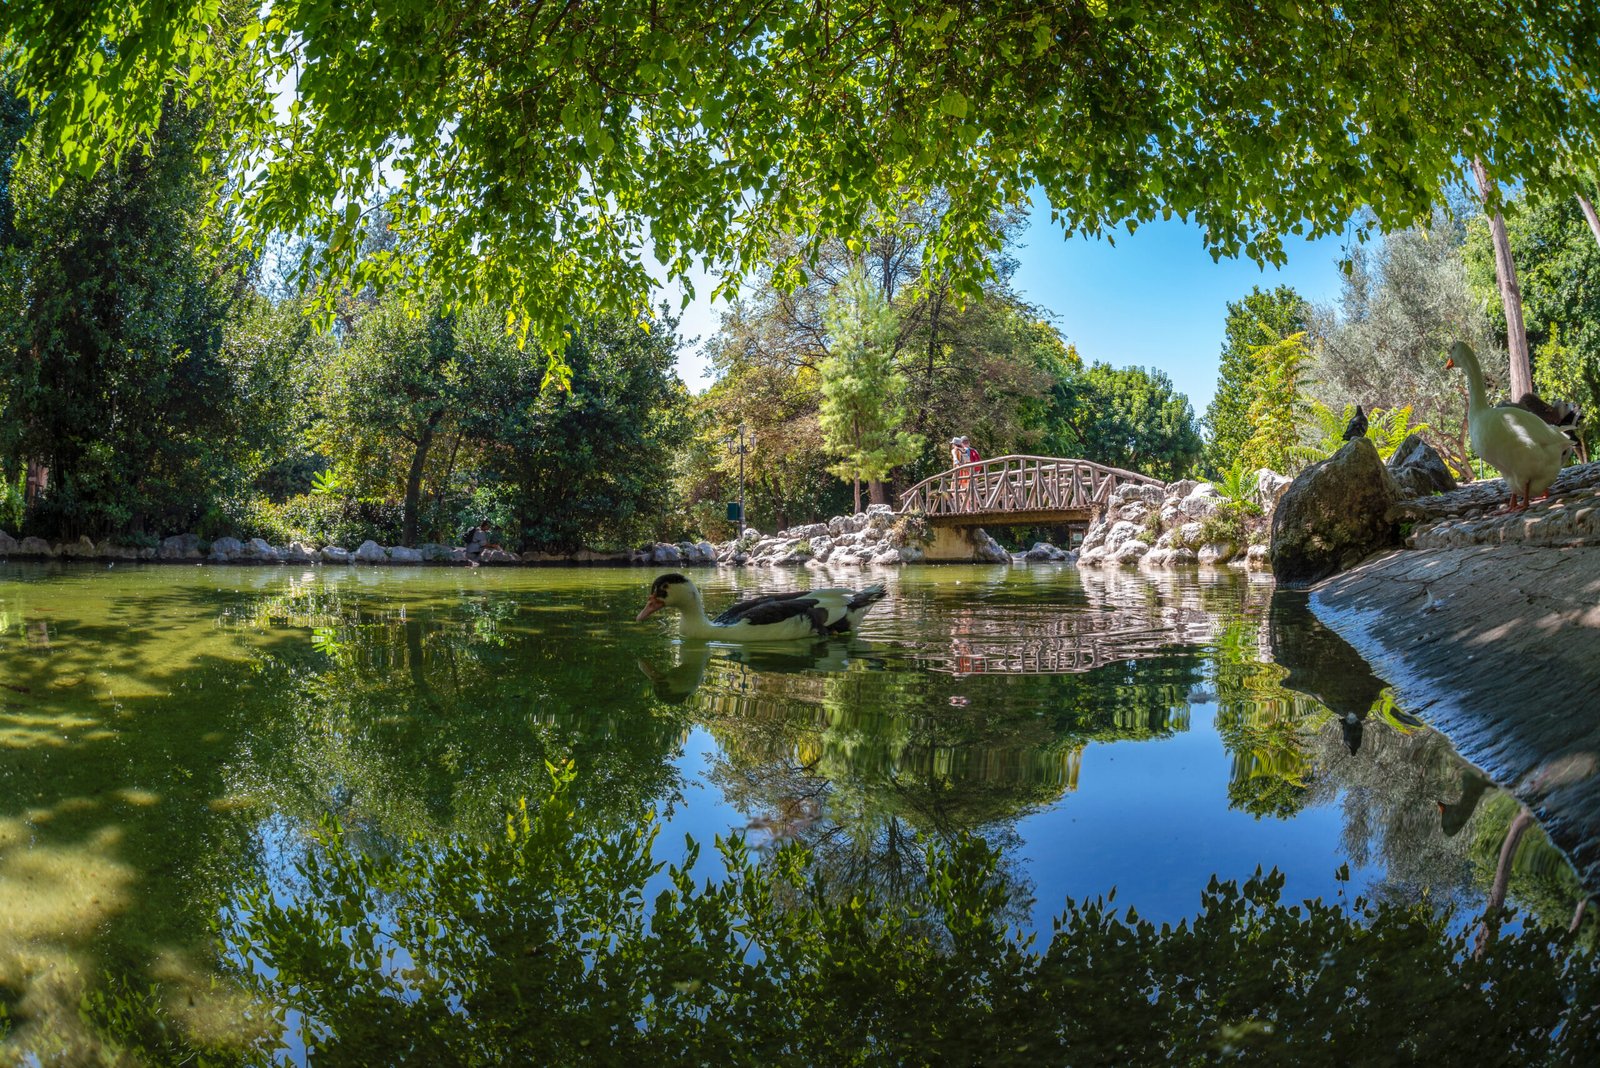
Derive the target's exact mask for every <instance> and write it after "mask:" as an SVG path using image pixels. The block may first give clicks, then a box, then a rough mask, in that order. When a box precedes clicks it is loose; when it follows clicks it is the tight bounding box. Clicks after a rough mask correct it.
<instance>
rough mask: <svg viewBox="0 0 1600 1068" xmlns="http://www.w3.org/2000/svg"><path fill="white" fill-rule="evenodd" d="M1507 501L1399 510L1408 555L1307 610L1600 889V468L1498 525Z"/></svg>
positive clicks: (1375, 567)
mask: <svg viewBox="0 0 1600 1068" xmlns="http://www.w3.org/2000/svg"><path fill="white" fill-rule="evenodd" d="M1506 492H1507V491H1506V488H1505V484H1504V482H1502V481H1500V480H1494V481H1484V482H1475V483H1472V484H1471V485H1468V486H1465V487H1462V488H1461V489H1458V490H1454V491H1451V492H1446V493H1440V494H1436V495H1432V496H1428V497H1421V498H1414V499H1410V500H1406V501H1404V502H1402V504H1401V505H1400V506H1399V508H1398V509H1397V510H1396V515H1397V518H1398V521H1399V522H1400V524H1401V525H1402V529H1403V530H1404V534H1403V538H1404V540H1403V547H1401V548H1397V549H1389V550H1387V551H1384V552H1381V553H1379V554H1378V555H1375V556H1371V557H1369V558H1367V559H1366V560H1364V561H1363V562H1361V563H1360V564H1358V565H1357V566H1355V567H1354V568H1352V569H1350V570H1347V571H1343V572H1341V573H1339V574H1337V575H1334V576H1333V577H1331V578H1328V579H1326V580H1324V581H1322V582H1321V583H1319V584H1318V585H1316V586H1314V587H1312V589H1311V593H1310V601H1311V608H1312V611H1313V612H1314V613H1315V614H1316V615H1317V617H1318V618H1319V619H1320V620H1321V621H1322V622H1323V623H1324V624H1325V625H1327V626H1328V627H1330V628H1331V629H1333V630H1334V631H1335V632H1337V633H1338V634H1339V635H1340V636H1341V637H1343V638H1344V639H1345V640H1346V641H1347V642H1349V643H1350V644H1351V645H1352V646H1353V647H1355V649H1356V650H1357V651H1358V652H1359V653H1360V654H1361V655H1362V656H1363V657H1364V658H1365V659H1366V660H1367V661H1368V663H1370V664H1371V665H1372V667H1373V670H1374V671H1375V672H1376V673H1377V674H1378V675H1379V676H1380V677H1381V678H1383V679H1384V681H1385V682H1387V683H1389V684H1390V685H1391V686H1392V687H1393V689H1394V692H1395V696H1396V699H1397V700H1398V701H1399V702H1400V703H1401V704H1402V705H1403V706H1404V707H1405V708H1406V709H1407V710H1408V711H1411V712H1415V713H1417V714H1418V715H1421V716H1423V717H1424V718H1425V719H1426V720H1427V721H1428V722H1429V724H1430V725H1432V726H1433V727H1435V728H1437V729H1439V730H1441V731H1443V732H1444V733H1446V734H1447V735H1449V737H1450V740H1451V741H1452V742H1453V743H1454V744H1455V746H1456V748H1457V750H1458V751H1459V752H1460V753H1461V754H1462V755H1463V756H1464V757H1466V758H1467V759H1468V760H1470V761H1472V762H1473V763H1475V764H1477V765H1478V766H1479V767H1481V768H1483V769H1484V771H1486V772H1487V773H1488V774H1489V775H1490V777H1491V778H1493V779H1494V780H1495V781H1496V782H1498V783H1501V784H1503V785H1505V786H1507V787H1508V788H1510V789H1511V790H1512V791H1513V792H1514V793H1515V794H1516V795H1517V796H1518V797H1519V798H1520V799H1521V800H1522V801H1523V802H1524V803H1525V804H1527V805H1528V807H1529V808H1530V809H1531V810H1532V811H1533V813H1534V814H1535V815H1536V816H1537V817H1538V818H1539V820H1540V822H1541V823H1542V824H1543V825H1544V826H1545V828H1546V829H1547V830H1548V832H1549V834H1550V837H1551V839H1552V841H1554V842H1555V843H1556V844H1557V845H1558V846H1560V847H1561V848H1562V849H1563V850H1564V851H1565V852H1566V853H1567V854H1568V855H1569V856H1570V857H1571V858H1572V861H1573V863H1574V865H1575V866H1576V868H1577V869H1578V872H1579V874H1580V875H1581V876H1582V878H1583V880H1584V881H1585V883H1586V884H1587V885H1589V886H1590V887H1600V657H1597V655H1596V654H1597V653H1600V464H1588V465H1583V466H1576V467H1569V468H1567V469H1566V470H1564V471H1563V472H1562V475H1561V477H1560V478H1559V479H1558V480H1557V481H1556V484H1555V486H1553V487H1552V490H1551V498H1550V499H1549V500H1548V501H1541V502H1537V503H1535V504H1534V505H1533V506H1532V507H1531V508H1529V509H1528V510H1527V511H1526V512H1522V513H1514V514H1511V515H1500V514H1496V513H1495V511H1494V508H1495V507H1496V506H1497V505H1498V504H1500V503H1502V502H1504V500H1505V499H1506ZM1442 800H1449V799H1442Z"/></svg>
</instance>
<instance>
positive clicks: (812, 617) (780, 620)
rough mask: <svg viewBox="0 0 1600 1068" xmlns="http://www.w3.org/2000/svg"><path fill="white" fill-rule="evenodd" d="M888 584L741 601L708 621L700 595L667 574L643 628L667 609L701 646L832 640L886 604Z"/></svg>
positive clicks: (654, 588)
mask: <svg viewBox="0 0 1600 1068" xmlns="http://www.w3.org/2000/svg"><path fill="white" fill-rule="evenodd" d="M883 598H884V591H883V585H882V584H881V583H879V584H878V585H875V586H868V587H867V588H866V589H864V590H846V589H832V590H799V591H796V592H794V593H774V594H768V595H767V596H765V597H753V598H751V599H750V600H748V601H740V602H739V603H738V604H736V605H734V606H733V607H731V608H729V609H728V610H727V611H725V612H723V613H722V614H721V615H719V616H717V618H715V619H707V618H706V610H705V606H704V605H703V604H701V601H700V591H699V590H698V589H696V588H695V584H694V583H693V582H691V581H689V579H688V578H686V577H684V576H683V575H677V574H672V575H662V576H661V577H660V578H658V579H656V580H655V582H653V583H651V584H650V599H649V600H648V601H646V602H645V606H644V610H643V611H641V612H640V613H639V616H638V619H637V622H640V623H643V622H644V621H645V620H647V619H649V618H650V617H651V616H653V615H655V614H656V613H657V612H659V611H661V609H663V608H672V609H676V610H677V611H678V612H679V613H680V614H681V615H682V616H683V636H684V637H685V638H694V639H698V640H701V641H726V642H784V641H794V640H795V639H797V638H817V637H824V638H826V637H828V636H829V635H833V634H844V633H846V632H848V631H853V630H855V629H856V625H857V624H859V623H860V622H861V618H862V617H863V616H865V615H866V614H867V612H868V611H869V610H870V609H871V608H872V606H873V605H875V604H877V603H878V602H879V601H881V600H883Z"/></svg>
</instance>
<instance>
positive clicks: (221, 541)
mask: <svg viewBox="0 0 1600 1068" xmlns="http://www.w3.org/2000/svg"><path fill="white" fill-rule="evenodd" d="M932 540H933V538H932V532H931V531H930V529H929V527H928V525H927V522H926V521H925V520H924V519H922V518H921V517H920V516H914V515H910V516H908V515H898V514H896V513H895V512H894V510H893V509H891V508H890V507H889V506H888V505H871V506H870V507H868V509H867V510H866V511H865V512H858V513H856V514H855V515H848V516H835V517H834V518H832V519H830V520H829V521H828V522H826V523H813V524H809V525H805V526H799V527H794V528H792V529H788V530H781V531H779V532H777V533H776V534H770V535H766V534H762V533H760V532H759V531H755V530H750V531H747V532H746V533H745V536H744V537H743V538H742V539H734V540H731V541H726V542H723V543H722V544H720V545H714V544H712V543H711V542H708V541H698V542H690V541H681V542H653V543H651V544H648V545H643V546H640V547H639V548H636V549H631V550H625V551H620V552H607V551H603V550H594V549H579V550H576V551H573V552H544V551H537V550H535V551H530V552H523V553H515V552H510V551H508V550H505V549H500V548H490V549H485V550H483V551H482V552H479V553H475V554H473V553H468V552H467V550H466V549H464V548H461V547H460V546H453V545H441V544H436V543H428V544H424V545H420V546H417V547H416V548H408V547H406V546H401V545H392V546H385V545H380V544H378V543H377V542H375V541H364V542H362V543H361V544H360V545H358V546H357V547H355V548H354V549H349V548H345V547H344V546H340V545H322V546H319V545H316V544H312V543H308V542H301V541H295V542H290V543H289V544H287V545H272V544H270V543H268V542H267V541H266V540H265V539H262V538H249V539H239V538H231V537H226V538H216V539H215V540H206V539H204V538H201V537H200V536H199V535H197V534H177V535H173V536H172V537H169V538H165V539H163V540H162V541H160V542H159V543H157V544H154V545H146V546H128V545H120V544H117V543H115V542H113V541H112V540H111V539H101V540H100V541H98V542H96V541H92V540H90V539H89V538H79V539H78V540H77V541H71V542H55V543H52V542H48V541H45V540H44V539H43V538H36V537H28V538H22V539H20V540H18V539H17V538H14V537H12V536H11V535H10V534H8V533H6V532H5V531H3V530H0V559H5V558H15V559H25V560H66V561H74V560H76V561H109V562H114V561H130V562H145V563H209V564H302V565H306V564H312V565H315V564H334V565H350V564H358V565H359V564H390V565H394V564H400V565H444V566H450V565H454V566H471V565H488V566H498V567H505V566H514V565H534V566H537V565H545V566H556V565H609V566H624V567H625V566H635V567H712V566H719V565H720V566H724V567H741V566H746V565H748V566H755V567H759V566H783V567H801V566H812V567H821V566H823V565H827V566H830V567H831V566H845V567H852V566H853V567H866V566H878V567H897V566H899V565H902V564H916V563H922V562H924V561H925V560H926V559H927V558H928V554H927V552H926V551H925V550H926V547H927V546H929V545H930V543H931V542H932ZM965 546H966V553H967V555H965V556H964V557H963V558H964V559H969V560H970V561H971V562H974V563H1002V564H1009V563H1022V562H1027V563H1041V562H1042V563H1064V562H1071V561H1072V560H1074V559H1075V558H1076V554H1075V553H1069V552H1067V551H1065V550H1063V549H1058V548H1057V547H1055V546H1054V545H1051V544H1049V543H1047V542H1038V543H1035V544H1034V545H1033V547H1032V548H1030V549H1029V550H1027V551H1026V552H1019V553H1011V552H1009V551H1007V550H1006V549H1005V548H1003V547H1002V546H1001V545H1000V544H999V543H998V542H996V541H995V540H994V539H993V538H991V537H990V536H989V535H988V534H986V533H985V532H984V531H982V530H973V531H970V532H967V533H966V535H965Z"/></svg>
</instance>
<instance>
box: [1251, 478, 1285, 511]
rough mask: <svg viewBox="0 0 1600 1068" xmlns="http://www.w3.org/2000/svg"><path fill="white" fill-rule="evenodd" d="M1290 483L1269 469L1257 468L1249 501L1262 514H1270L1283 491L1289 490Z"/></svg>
mask: <svg viewBox="0 0 1600 1068" xmlns="http://www.w3.org/2000/svg"><path fill="white" fill-rule="evenodd" d="M1290 481H1291V480H1290V479H1288V478H1286V477H1284V476H1283V475H1280V474H1278V472H1276V471H1274V470H1273V469H1272V468H1270V467H1262V468H1259V469H1257V471H1256V485H1255V489H1253V490H1251V491H1250V500H1251V501H1253V502H1254V503H1255V506H1256V507H1257V508H1259V509H1261V511H1262V512H1263V513H1267V512H1271V511H1272V510H1273V509H1274V508H1276V507H1277V505H1278V498H1279V497H1282V496H1283V491H1284V490H1286V489H1288V488H1289V483H1290Z"/></svg>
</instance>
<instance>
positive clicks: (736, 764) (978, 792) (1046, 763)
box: [656, 649, 1201, 915]
mask: <svg viewBox="0 0 1600 1068" xmlns="http://www.w3.org/2000/svg"><path fill="white" fill-rule="evenodd" d="M861 653H862V654H864V655H858V656H857V657H856V658H854V659H852V660H851V661H850V662H849V663H847V664H843V665H833V666H842V668H843V670H838V671H832V672H829V671H826V670H822V671H789V672H781V671H772V670H764V671H763V670H756V669H755V668H754V667H752V666H751V665H749V664H746V663H741V662H739V661H737V660H733V659H727V658H723V657H709V658H707V660H706V662H705V663H704V665H703V666H702V667H700V668H699V669H698V670H694V671H693V672H692V675H693V677H694V678H695V679H696V680H697V682H698V683H699V685H698V687H697V688H696V689H695V690H693V691H692V696H689V697H688V699H689V701H690V703H691V704H692V706H693V708H694V710H695V713H696V715H697V718H699V719H700V721H701V722H702V723H704V724H705V726H706V727H707V729H708V730H709V731H710V732H711V733H712V735H713V736H714V737H715V738H716V740H717V742H718V750H719V751H718V754H717V755H716V756H715V757H714V758H713V763H712V767H711V771H710V777H711V780H712V781H713V782H714V783H715V784H716V785H717V786H718V787H719V788H720V789H721V790H722V792H723V793H724V795H725V796H726V797H727V798H728V799H729V800H730V801H731V802H732V803H733V804H734V805H735V806H736V807H737V808H739V809H740V810H741V811H742V812H744V813H745V814H746V815H747V816H748V817H750V819H751V826H752V828H753V829H755V830H759V831H763V832H767V833H770V834H771V835H773V836H774V837H780V838H793V839H796V840H798V841H800V842H802V843H804V844H805V845H806V846H807V847H809V848H810V849H811V850H813V851H814V852H815V853H816V855H817V858H818V864H817V869H816V870H817V871H818V872H819V873H820V874H822V875H824V877H826V878H827V879H828V880H829V881H830V883H831V884H832V885H835V886H837V887H838V888H839V889H840V891H841V892H848V891H850V889H851V888H852V887H859V886H872V887H876V888H878V889H879V890H881V891H883V892H885V893H893V894H898V895H903V894H905V893H908V892H909V891H910V890H911V889H912V888H913V887H914V886H916V885H917V884H918V882H919V881H920V880H921V879H923V878H924V877H925V858H924V840H925V839H928V838H931V839H933V840H936V841H944V842H949V841H953V840H954V839H955V838H956V837H957V836H959V835H961V834H969V833H970V834H978V835H981V836H983V837H985V838H986V839H987V840H988V841H990V842H991V844H993V845H995V846H996V847H997V848H999V849H1000V852H1001V854H1002V857H1003V858H1010V857H1014V856H1015V855H1016V852H1017V851H1016V850H1015V849H1014V848H1012V847H1013V846H1014V845H1015V844H1016V843H1017V834H1016V830H1015V824H1016V821H1017V820H1018V819H1019V818H1021V817H1022V816H1025V815H1027V814H1028V813H1030V812H1034V811H1037V810H1038V809H1040V808H1042V807H1045V806H1048V805H1050V804H1052V803H1055V802H1056V801H1058V800H1059V799H1060V798H1061V797H1062V796H1063V795H1064V794H1066V793H1068V792H1070V791H1071V790H1074V789H1076V788H1077V784H1078V768H1079V760H1080V756H1081V753H1082V750H1083V747H1084V745H1085V744H1087V743H1088V742H1089V741H1094V740H1104V741H1109V740H1125V739H1132V738H1150V737H1160V736H1164V735H1166V734H1169V733H1171V732H1172V731H1175V730H1184V729H1187V726H1188V702H1187V696H1188V693H1189V691H1190V689H1191V688H1192V687H1193V686H1194V685H1195V684H1196V683H1197V682H1198V681H1199V680H1200V678H1201V675H1200V669H1199V665H1198V663H1197V662H1196V661H1195V660H1194V659H1193V658H1191V657H1185V656H1180V655H1174V654H1170V653H1169V654H1167V655H1166V656H1163V657H1159V658H1156V659H1154V660H1151V661H1143V662H1140V663H1138V664H1133V663H1129V662H1125V661H1124V662H1119V663H1117V664H1114V665H1111V666H1110V667H1107V668H1104V669H1102V670H1100V671H1098V672H1093V673H1088V674H1076V675H1058V676H1040V675H1034V676H1006V677H992V678H959V677H953V676H950V675H943V674H934V673H928V672H924V671H918V670H904V669H896V668H898V666H899V664H903V663H904V662H903V661H900V662H881V661H880V662H874V661H873V660H872V658H871V657H870V650H866V649H862V650H861ZM691 655H692V654H691ZM885 668H889V669H885ZM656 674H657V675H662V674H663V673H662V672H660V671H659V670H657V671H656ZM1001 871H1002V873H1003V875H1004V876H1005V877H1006V878H1007V879H1008V880H1011V882H1012V884H1013V886H1014V887H1020V886H1021V885H1022V883H1023V877H1022V875H1021V873H1020V871H1019V870H1018V869H1016V868H1015V867H1014V866H1013V862H1012V861H1010V860H1006V859H1003V860H1002V864H1001ZM1010 896H1011V900H1012V901H1013V904H1014V905H1015V906H1016V907H1018V908H1019V909H1025V908H1026V907H1027V905H1028V902H1027V901H1026V895H1025V894H1023V893H1021V892H1020V891H1019V892H1016V893H1013V894H1011V895H1010ZM1019 915H1021V914H1020V913H1019Z"/></svg>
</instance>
